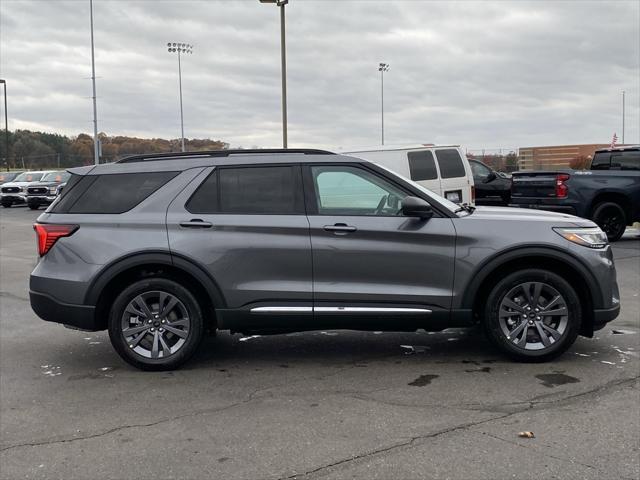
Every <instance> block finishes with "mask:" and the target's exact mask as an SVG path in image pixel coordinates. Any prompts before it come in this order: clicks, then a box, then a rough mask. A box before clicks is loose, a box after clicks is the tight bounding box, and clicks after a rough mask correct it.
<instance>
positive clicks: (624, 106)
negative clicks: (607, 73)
mask: <svg viewBox="0 0 640 480" xmlns="http://www.w3.org/2000/svg"><path fill="white" fill-rule="evenodd" d="M624 100H625V99H624V90H622V144H623V145H624V113H625V112H624V107H625V105H624Z"/></svg>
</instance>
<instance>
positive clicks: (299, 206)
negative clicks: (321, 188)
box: [183, 162, 307, 216]
mask: <svg viewBox="0 0 640 480" xmlns="http://www.w3.org/2000/svg"><path fill="white" fill-rule="evenodd" d="M265 167H291V168H292V169H293V170H294V172H295V177H296V184H297V185H296V186H295V188H296V189H299V190H300V195H299V198H296V205H295V211H294V212H286V213H274V212H269V213H265V212H253V213H243V212H194V211H191V210H189V208H188V205H189V203H190V202H191V199H192V198H193V197H194V196H195V195H196V194H197V193H198V191H199V190H200V188H203V186H204V184H205V183H206V182H207V180H209V178H210V177H211V176H212V175H215V176H216V185H217V187H218V191H217V192H216V193H217V203H218V206H219V205H220V189H219V186H220V175H219V172H220V171H221V170H223V169H235V170H237V169H239V168H265ZM296 167H297V168H296ZM196 180H197V179H195V178H194V179H193V181H196ZM303 183H304V182H303V179H302V171H301V166H300V164H299V163H291V162H287V163H282V162H280V163H253V164H234V165H216V166H214V167H213V170H212V171H211V172H210V173H209V175H207V176H206V177H205V178H204V179H203V180H202V181H201V182H200V183H199V184H198V186H197V187H196V189H195V190H194V191H193V193H192V194H191V195H189V198H187V200H186V201H185V202H184V206H183V208H184V209H185V210H186V211H187V212H189V213H191V214H193V215H279V216H282V215H306V214H307V212H306V209H305V201H304V198H305V196H304V185H303Z"/></svg>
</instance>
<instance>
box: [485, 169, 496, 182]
mask: <svg viewBox="0 0 640 480" xmlns="http://www.w3.org/2000/svg"><path fill="white" fill-rule="evenodd" d="M496 178H498V174H497V173H496V172H494V171H491V172H489V175H487V178H485V179H484V183H489V182H493V181H494V180H495V179H496Z"/></svg>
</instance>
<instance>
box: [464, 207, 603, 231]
mask: <svg viewBox="0 0 640 480" xmlns="http://www.w3.org/2000/svg"><path fill="white" fill-rule="evenodd" d="M470 216H472V217H474V218H476V219H478V218H486V219H487V220H519V221H525V222H540V221H542V222H556V223H557V224H558V225H559V226H560V225H571V226H577V227H595V226H596V224H595V223H593V222H592V221H591V220H586V219H584V218H580V217H576V216H575V215H569V214H568V213H559V212H549V211H546V210H535V209H531V208H513V207H476V210H475V211H474V212H473V213H472V214H471V215H470Z"/></svg>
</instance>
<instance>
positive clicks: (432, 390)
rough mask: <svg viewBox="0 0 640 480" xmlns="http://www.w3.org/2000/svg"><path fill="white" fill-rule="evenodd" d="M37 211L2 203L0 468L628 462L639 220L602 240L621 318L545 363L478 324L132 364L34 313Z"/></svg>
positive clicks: (572, 468) (83, 471) (605, 468)
mask: <svg viewBox="0 0 640 480" xmlns="http://www.w3.org/2000/svg"><path fill="white" fill-rule="evenodd" d="M37 216H38V213H37V212H32V211H29V210H27V209H25V208H12V209H5V210H3V211H1V212H0V269H1V270H0V301H1V307H0V427H1V429H0V434H1V439H0V440H1V443H0V477H1V478H299V477H305V478H363V479H364V478H389V477H390V476H391V475H392V474H393V476H395V477H399V478H507V477H512V476H513V475H516V474H517V475H518V476H520V477H525V478H526V477H528V476H529V475H528V472H530V476H531V477H538V478H552V477H563V478H638V477H639V476H640V462H639V451H640V440H639V438H638V433H637V432H638V431H639V430H640V402H639V399H640V388H639V382H638V376H639V373H640V358H639V355H640V334H639V332H640V318H639V317H640V297H639V292H640V235H638V232H637V231H634V230H630V231H628V233H627V234H626V235H625V237H624V238H623V240H621V241H620V242H618V243H616V244H615V245H614V247H613V250H614V255H615V257H616V262H617V263H616V265H617V269H618V282H619V285H620V288H621V297H622V298H621V302H622V313H621V315H620V317H619V318H618V319H616V320H615V321H614V322H613V323H611V324H609V325H608V326H607V327H606V328H605V329H604V330H601V331H599V332H597V334H596V337H595V338H593V339H585V338H580V339H579V340H578V341H577V342H576V344H575V345H574V346H573V347H572V348H571V349H570V350H569V352H568V353H567V354H565V355H564V356H563V357H561V358H560V359H558V360H556V361H555V362H552V363H547V364H538V365H536V364H516V363H512V362H510V361H508V360H506V359H505V358H503V357H501V356H499V355H498V354H497V353H496V352H495V351H494V350H493V349H492V348H491V347H490V346H489V345H488V343H487V342H486V341H485V340H484V338H483V337H482V335H481V333H480V332H478V331H475V330H473V331H445V332H441V333H431V334H430V333H425V332H418V333H379V332H371V333H362V332H343V331H329V332H312V333H300V334H291V335H281V336H273V337H241V336H240V335H235V336H231V335H228V334H226V333H224V334H221V335H219V336H218V337H211V338H208V339H206V341H205V344H204V345H203V347H204V348H203V349H202V351H201V354H200V355H199V356H198V357H197V358H196V359H195V361H193V362H191V363H189V364H188V365H187V367H186V368H184V369H182V370H179V371H175V372H166V373H143V372H140V371H137V370H134V369H133V368H131V367H129V366H127V365H126V364H125V363H124V362H123V361H121V360H120V358H119V357H118V356H117V355H116V354H115V352H114V351H113V350H112V348H111V346H110V344H109V340H108V336H107V334H106V333H105V332H99V333H87V332H78V331H71V330H67V329H65V328H63V327H61V326H59V325H56V324H48V323H45V322H43V321H41V320H39V319H38V318H37V317H36V316H35V315H34V314H33V313H32V311H31V309H30V307H29V302H28V275H29V272H30V270H31V268H32V267H33V265H34V263H35V261H36V253H35V241H34V236H33V231H32V229H31V225H32V223H33V221H34V220H35V218H37ZM521 431H532V432H534V434H535V438H531V439H527V438H519V437H518V433H519V432H521Z"/></svg>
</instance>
